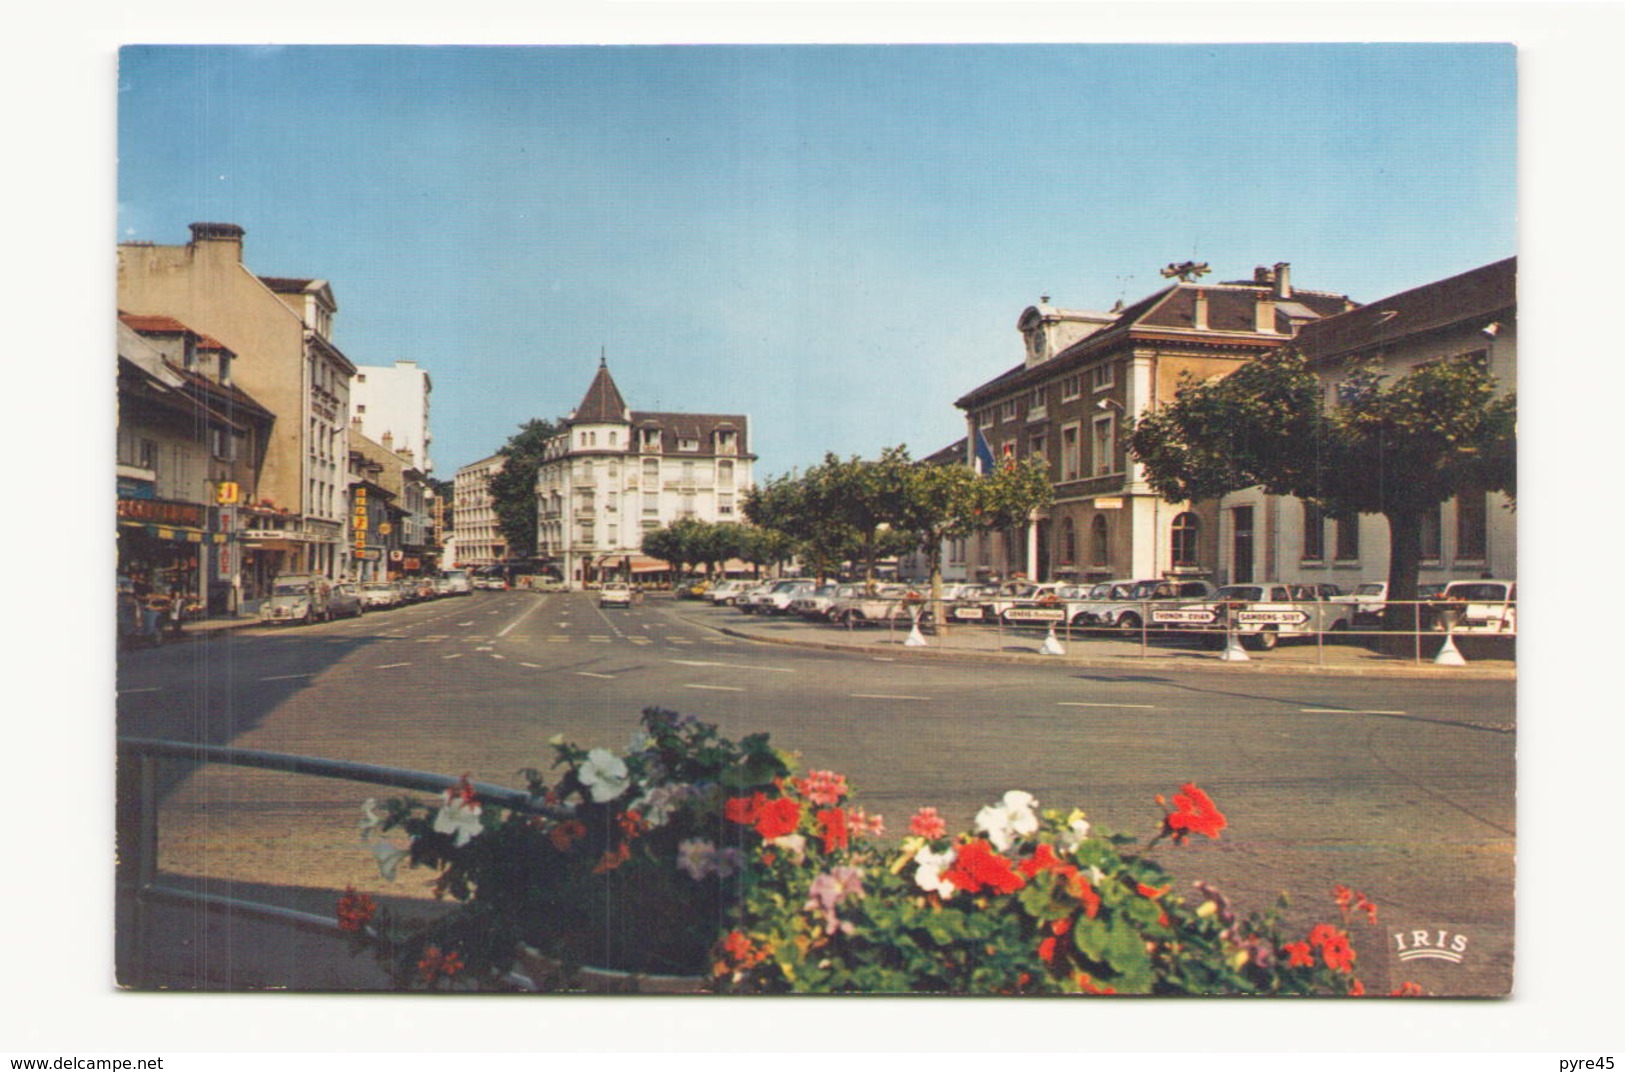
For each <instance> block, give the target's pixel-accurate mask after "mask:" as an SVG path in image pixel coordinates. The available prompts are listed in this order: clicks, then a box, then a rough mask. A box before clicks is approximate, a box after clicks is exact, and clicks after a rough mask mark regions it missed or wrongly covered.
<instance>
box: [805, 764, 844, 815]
mask: <svg viewBox="0 0 1625 1072" xmlns="http://www.w3.org/2000/svg"><path fill="white" fill-rule="evenodd" d="M795 785H796V791H797V792H799V793H800V794H801V795H802V796H804V797H806V798H807V799H808V800H810V801H812V802H813V803H814V804H817V805H819V806H820V807H825V808H827V807H829V806H831V805H833V804H839V803H840V802H841V798H843V797H845V796H846V776H845V775H844V774H836V773H835V772H834V771H827V770H815V771H808V772H807V777H805V778H797V779H796V782H795Z"/></svg>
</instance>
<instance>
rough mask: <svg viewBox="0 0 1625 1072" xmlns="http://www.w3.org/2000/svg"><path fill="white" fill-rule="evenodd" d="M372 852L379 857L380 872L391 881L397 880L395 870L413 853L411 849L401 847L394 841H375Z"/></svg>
mask: <svg viewBox="0 0 1625 1072" xmlns="http://www.w3.org/2000/svg"><path fill="white" fill-rule="evenodd" d="M372 854H373V855H374V856H375V857H377V858H378V873H379V874H380V875H383V876H384V878H386V879H388V880H389V881H390V882H394V881H395V872H396V870H398V869H399V868H400V866H401V861H402V860H404V859H406V858H407V857H408V856H410V855H411V853H410V851H409V850H407V849H403V848H400V847H399V846H397V845H396V844H395V843H394V842H392V841H375V842H373V843H372Z"/></svg>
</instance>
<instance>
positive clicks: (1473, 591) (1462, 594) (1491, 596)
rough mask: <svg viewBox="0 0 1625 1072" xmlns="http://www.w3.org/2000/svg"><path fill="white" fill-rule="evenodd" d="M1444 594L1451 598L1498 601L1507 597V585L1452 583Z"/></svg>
mask: <svg viewBox="0 0 1625 1072" xmlns="http://www.w3.org/2000/svg"><path fill="white" fill-rule="evenodd" d="M1444 594H1445V595H1447V596H1449V597H1450V598H1451V599H1468V600H1476V601H1478V602H1482V603H1500V602H1502V601H1504V600H1505V599H1506V598H1507V586H1506V585H1504V584H1453V585H1451V586H1450V587H1449V588H1446V589H1445V592H1444Z"/></svg>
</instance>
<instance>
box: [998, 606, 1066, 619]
mask: <svg viewBox="0 0 1625 1072" xmlns="http://www.w3.org/2000/svg"><path fill="white" fill-rule="evenodd" d="M1004 620H1005V621H1007V622H1064V621H1066V608H1065V607H1011V608H1010V609H1009V610H1007V611H1005V612H1004Z"/></svg>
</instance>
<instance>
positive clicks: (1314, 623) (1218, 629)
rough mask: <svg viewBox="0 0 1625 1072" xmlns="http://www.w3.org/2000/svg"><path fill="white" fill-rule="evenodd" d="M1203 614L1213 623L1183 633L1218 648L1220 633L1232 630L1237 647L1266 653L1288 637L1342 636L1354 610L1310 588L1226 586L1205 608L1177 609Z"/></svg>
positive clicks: (1194, 625) (1269, 584)
mask: <svg viewBox="0 0 1625 1072" xmlns="http://www.w3.org/2000/svg"><path fill="white" fill-rule="evenodd" d="M1204 608H1205V609H1209V610H1211V611H1212V612H1213V620H1212V621H1211V622H1210V623H1198V622H1191V623H1189V624H1188V625H1187V626H1186V628H1196V629H1201V630H1204V631H1207V632H1208V633H1209V634H1210V635H1209V636H1208V638H1207V639H1208V646H1209V647H1218V646H1220V645H1222V644H1223V642H1224V640H1223V635H1224V633H1225V632H1226V631H1227V630H1230V629H1234V630H1235V632H1236V635H1237V636H1238V637H1240V639H1241V646H1242V647H1244V648H1250V649H1251V650H1253V651H1270V650H1272V649H1273V648H1274V647H1275V645H1276V643H1277V642H1279V641H1280V640H1282V639H1285V638H1287V637H1293V636H1308V637H1312V636H1314V635H1315V634H1317V633H1341V632H1344V631H1345V630H1347V629H1349V628H1350V627H1351V625H1352V624H1353V621H1354V604H1352V603H1348V602H1343V601H1338V602H1333V601H1332V600H1330V599H1328V598H1325V597H1323V596H1322V595H1321V594H1320V592H1319V590H1318V589H1317V588H1316V586H1315V585H1312V584H1282V583H1280V582H1275V581H1270V582H1266V583H1263V584H1231V585H1226V586H1225V587H1223V588H1221V589H1219V590H1218V592H1216V593H1214V596H1213V600H1212V602H1210V603H1200V604H1197V603H1192V604H1186V605H1185V606H1184V607H1182V608H1178V609H1180V610H1187V611H1194V610H1200V609H1204Z"/></svg>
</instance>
